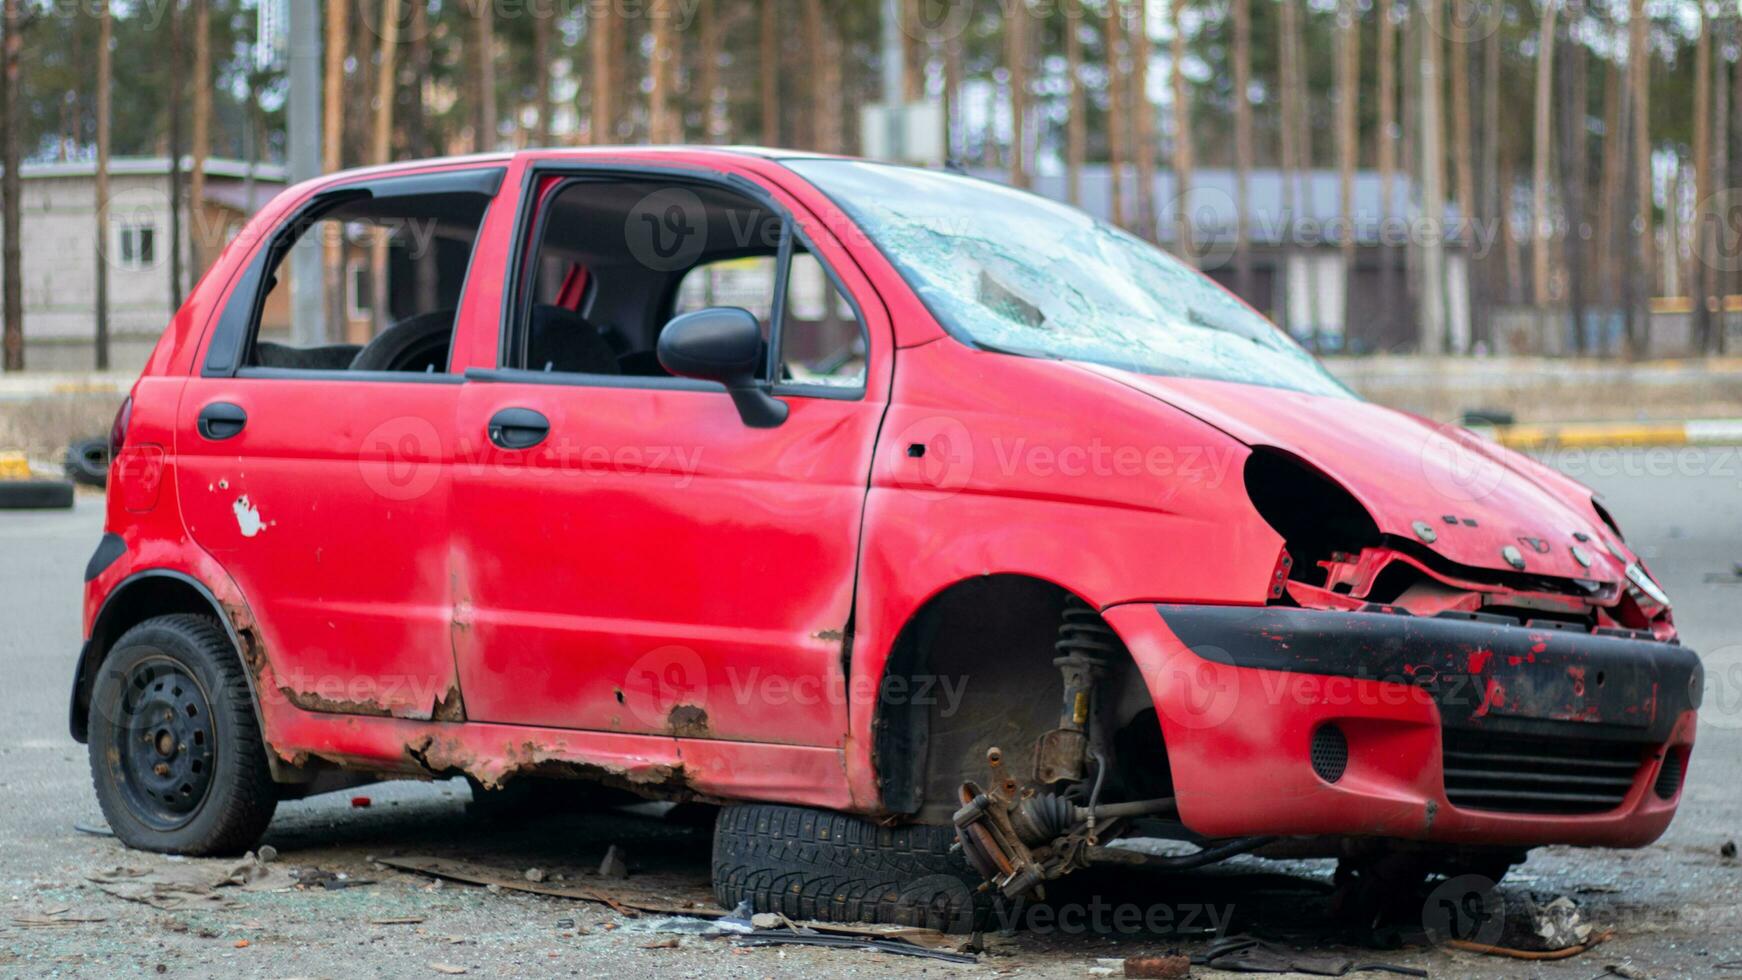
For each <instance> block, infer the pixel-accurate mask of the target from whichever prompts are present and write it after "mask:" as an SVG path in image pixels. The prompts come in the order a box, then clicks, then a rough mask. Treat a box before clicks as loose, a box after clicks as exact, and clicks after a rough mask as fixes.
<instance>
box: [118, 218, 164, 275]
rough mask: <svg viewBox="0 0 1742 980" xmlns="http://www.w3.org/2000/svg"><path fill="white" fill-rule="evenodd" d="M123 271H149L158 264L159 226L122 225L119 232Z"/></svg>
mask: <svg viewBox="0 0 1742 980" xmlns="http://www.w3.org/2000/svg"><path fill="white" fill-rule="evenodd" d="M118 236H119V246H120V247H119V248H117V249H116V251H117V253H118V254H119V255H120V257H121V268H123V269H147V268H150V267H151V266H153V265H156V264H157V226H156V225H147V224H137V225H122V226H121V227H120V229H119V231H118Z"/></svg>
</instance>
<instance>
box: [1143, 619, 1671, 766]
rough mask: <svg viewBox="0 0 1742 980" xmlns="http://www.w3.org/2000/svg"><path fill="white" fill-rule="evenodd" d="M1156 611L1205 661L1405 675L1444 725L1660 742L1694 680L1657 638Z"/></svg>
mask: <svg viewBox="0 0 1742 980" xmlns="http://www.w3.org/2000/svg"><path fill="white" fill-rule="evenodd" d="M1156 610H1157V611H1158V612H1159V613H1160V614H1161V617H1162V619H1163V620H1164V621H1165V622H1166V623H1167V626H1168V628H1169V629H1170V630H1172V631H1173V634H1174V635H1175V636H1177V637H1178V638H1179V639H1180V641H1181V642H1182V643H1184V644H1185V645H1186V646H1187V647H1190V648H1191V649H1192V650H1193V652H1194V653H1196V654H1198V655H1199V656H1201V657H1203V658H1205V659H1207V660H1213V661H1219V662H1222V663H1227V664H1231V665H1233V666H1236V667H1251V668H1257V669H1260V670H1277V671H1287V672H1292V673H1306V674H1321V675H1328V676H1334V677H1354V678H1362V679H1367V680H1376V681H1389V682H1393V683H1400V684H1410V685H1413V686H1416V687H1419V688H1421V689H1423V690H1424V691H1427V692H1428V693H1429V694H1431V696H1432V697H1433V700H1434V701H1435V703H1436V704H1437V705H1438V706H1439V710H1440V718H1441V723H1442V724H1443V725H1444V726H1446V727H1448V728H1466V729H1479V730H1483V731H1489V732H1494V733H1515V734H1544V735H1548V734H1554V735H1563V736H1565V735H1572V734H1576V735H1578V736H1581V737H1587V738H1593V739H1614V740H1624V741H1634V742H1658V743H1661V742H1663V741H1664V740H1666V739H1668V738H1669V736H1670V734H1671V732H1672V730H1673V729H1674V727H1675V724H1676V721H1677V719H1679V718H1680V717H1681V715H1682V714H1683V713H1684V712H1686V711H1689V710H1692V709H1696V708H1698V707H1699V704H1700V697H1701V688H1702V686H1703V683H1704V673H1703V669H1702V667H1701V666H1700V659H1699V657H1698V656H1696V655H1695V654H1694V653H1693V651H1691V650H1688V649H1687V648H1685V647H1682V646H1680V645H1677V644H1671V643H1662V642H1658V641H1656V640H1645V639H1636V638H1625V637H1619V636H1607V635H1599V634H1594V633H1587V632H1582V631H1580V632H1574V631H1569V630H1551V629H1541V628H1531V627H1528V626H1516V625H1504V624H1500V623H1494V622H1487V621H1477V620H1468V619H1452V618H1441V617H1425V616H1412V615H1409V614H1407V613H1399V612H1383V613H1381V612H1337V611H1327V610H1317V609H1295V608H1288V607H1282V606H1195V605H1169V604H1162V605H1157V606H1156Z"/></svg>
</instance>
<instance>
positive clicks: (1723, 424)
mask: <svg viewBox="0 0 1742 980" xmlns="http://www.w3.org/2000/svg"><path fill="white" fill-rule="evenodd" d="M1490 432H1491V435H1492V438H1493V439H1494V441H1495V442H1498V443H1500V444H1501V445H1502V446H1506V447H1507V448H1510V449H1591V448H1597V447H1617V446H1714V445H1716V446H1735V445H1742V418H1737V419H1689V420H1687V421H1685V422H1573V423H1567V424H1563V425H1505V426H1495V427H1494V428H1493V429H1491V430H1490Z"/></svg>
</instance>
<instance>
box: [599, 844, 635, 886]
mask: <svg viewBox="0 0 1742 980" xmlns="http://www.w3.org/2000/svg"><path fill="white" fill-rule="evenodd" d="M599 877H601V878H615V879H618V880H622V879H624V878H627V877H629V863H628V862H627V861H626V860H624V857H623V849H622V848H621V847H618V846H617V845H616V844H612V845H611V846H610V847H607V848H605V856H604V858H602V859H601V860H600V861H599Z"/></svg>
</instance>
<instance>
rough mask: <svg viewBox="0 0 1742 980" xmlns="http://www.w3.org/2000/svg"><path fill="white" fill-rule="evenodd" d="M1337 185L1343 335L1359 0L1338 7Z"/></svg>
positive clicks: (1351, 291) (1350, 262)
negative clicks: (1339, 217) (1340, 221)
mask: <svg viewBox="0 0 1742 980" xmlns="http://www.w3.org/2000/svg"><path fill="white" fill-rule="evenodd" d="M1337 27H1338V29H1337V40H1338V49H1339V50H1338V52H1337V54H1338V58H1337V185H1338V197H1339V199H1340V203H1341V205H1342V209H1341V210H1342V220H1343V228H1342V233H1341V235H1340V236H1339V241H1338V246H1339V248H1338V251H1339V252H1340V253H1341V255H1342V259H1343V310H1342V316H1341V320H1342V326H1343V336H1344V337H1345V338H1347V337H1348V333H1349V327H1350V322H1349V304H1350V301H1351V300H1352V299H1353V297H1354V296H1355V291H1356V276H1355V257H1356V253H1355V167H1356V166H1357V165H1358V164H1359V160H1358V157H1359V156H1360V153H1359V144H1358V143H1357V136H1356V103H1357V101H1358V99H1359V97H1360V96H1359V92H1360V86H1361V12H1360V9H1359V7H1358V6H1357V4H1356V0H1340V2H1339V3H1338V4H1337Z"/></svg>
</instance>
